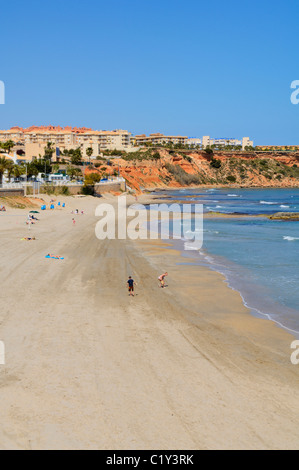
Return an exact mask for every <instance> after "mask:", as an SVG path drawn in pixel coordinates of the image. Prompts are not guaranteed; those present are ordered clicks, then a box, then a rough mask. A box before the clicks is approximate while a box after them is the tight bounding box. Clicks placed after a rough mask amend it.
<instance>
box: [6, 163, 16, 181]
mask: <svg viewBox="0 0 299 470" xmlns="http://www.w3.org/2000/svg"><path fill="white" fill-rule="evenodd" d="M14 166H15V164H14V162H13V161H12V160H7V168H6V170H7V176H8V179H9V181H10V179H11V177H12V175H13V171H14Z"/></svg>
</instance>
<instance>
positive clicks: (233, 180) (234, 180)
mask: <svg viewBox="0 0 299 470" xmlns="http://www.w3.org/2000/svg"><path fill="white" fill-rule="evenodd" d="M226 179H227V181H229V182H230V183H235V182H236V181H237V178H236V177H235V176H234V175H229V176H228V177H227V178H226Z"/></svg>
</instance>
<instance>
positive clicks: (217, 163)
mask: <svg viewBox="0 0 299 470" xmlns="http://www.w3.org/2000/svg"><path fill="white" fill-rule="evenodd" d="M210 165H211V167H212V168H221V161H220V160H217V159H216V158H212V160H211V162H210Z"/></svg>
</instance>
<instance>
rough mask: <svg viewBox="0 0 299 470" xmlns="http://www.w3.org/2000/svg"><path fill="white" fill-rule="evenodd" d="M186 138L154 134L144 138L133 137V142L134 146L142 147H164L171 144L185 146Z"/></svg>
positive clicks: (142, 135)
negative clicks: (149, 145)
mask: <svg viewBox="0 0 299 470" xmlns="http://www.w3.org/2000/svg"><path fill="white" fill-rule="evenodd" d="M187 140H188V137H186V136H181V135H164V134H160V133H159V132H157V133H155V134H150V135H149V136H146V135H145V134H140V135H135V137H134V142H135V145H139V146H144V145H148V144H151V145H165V144H169V143H172V144H173V145H176V144H179V145H186V144H187Z"/></svg>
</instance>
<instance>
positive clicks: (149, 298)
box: [0, 196, 299, 450]
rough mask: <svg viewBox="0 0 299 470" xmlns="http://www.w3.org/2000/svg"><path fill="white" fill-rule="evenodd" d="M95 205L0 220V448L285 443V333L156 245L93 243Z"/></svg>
mask: <svg viewBox="0 0 299 470" xmlns="http://www.w3.org/2000/svg"><path fill="white" fill-rule="evenodd" d="M104 199H105V198H102V199H94V198H91V197H80V198H79V197H65V198H64V199H63V198H60V200H61V201H62V200H63V201H65V202H66V208H65V209H55V210H54V211H49V210H47V211H44V212H41V213H40V214H38V217H39V219H40V220H39V221H38V222H37V223H36V224H35V225H34V226H32V227H31V229H30V231H29V229H28V227H27V226H26V224H25V221H26V217H27V214H28V211H26V210H24V209H23V210H21V209H9V208H8V210H7V212H6V213H3V215H2V214H1V216H0V231H1V240H2V243H1V246H0V253H1V267H0V282H1V297H0V340H1V341H3V342H4V343H5V348H6V364H5V365H4V366H1V365H0V403H1V406H0V422H1V426H0V448H1V449H128V450H130V449H298V448H299V429H298V420H299V406H298V400H297V396H296V392H297V390H298V381H299V365H298V366H294V365H292V364H291V362H290V355H291V352H292V351H291V349H290V344H291V342H292V341H293V340H294V338H293V337H292V336H291V335H289V334H288V333H287V332H285V331H284V330H282V329H280V328H278V327H277V326H276V325H275V324H274V323H272V322H270V321H268V320H261V319H257V318H254V317H253V316H251V315H250V313H249V311H248V310H247V309H246V308H245V307H244V305H243V303H242V299H241V297H240V295H239V293H238V292H236V291H233V290H231V289H229V288H228V286H227V285H226V284H225V282H224V278H223V276H221V275H220V274H218V273H216V272H213V271H210V270H209V269H207V268H204V267H200V266H198V265H196V264H195V263H194V262H193V260H192V258H188V259H186V258H184V257H182V256H181V254H180V253H179V252H177V251H175V250H173V249H169V248H168V246H167V244H165V243H162V242H161V241H151V240H143V241H141V240H139V241H135V242H134V241H131V240H104V241H100V240H98V239H97V238H96V236H95V225H96V222H97V218H96V217H95V208H96V206H97V205H98V204H99V203H100V202H103V201H104ZM144 200H145V199H144ZM107 201H109V202H111V201H114V199H113V198H112V197H111V196H109V197H107ZM140 202H143V200H142V199H141V200H140ZM76 208H78V209H79V212H80V211H81V210H84V212H85V213H84V215H81V214H79V215H74V214H71V211H72V210H74V209H76ZM72 218H75V220H76V224H75V225H73V223H72ZM24 236H25V237H28V236H29V237H31V236H34V237H36V240H35V241H21V238H23V237H24ZM47 253H53V254H56V255H60V256H63V257H64V260H56V259H46V258H45V255H47ZM165 270H167V271H168V273H169V278H168V287H167V288H166V289H159V288H158V281H157V277H158V275H159V274H161V272H163V271H165ZM128 275H131V276H132V277H133V278H134V280H135V281H136V282H137V284H138V285H137V288H136V294H137V295H136V296H135V297H134V298H132V297H129V296H128V292H127V287H126V281H127V278H128Z"/></svg>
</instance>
